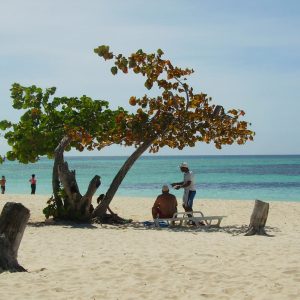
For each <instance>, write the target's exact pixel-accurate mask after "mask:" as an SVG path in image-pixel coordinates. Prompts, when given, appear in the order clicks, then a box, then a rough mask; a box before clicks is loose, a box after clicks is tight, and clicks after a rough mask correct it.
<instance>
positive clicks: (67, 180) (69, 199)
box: [52, 136, 101, 221]
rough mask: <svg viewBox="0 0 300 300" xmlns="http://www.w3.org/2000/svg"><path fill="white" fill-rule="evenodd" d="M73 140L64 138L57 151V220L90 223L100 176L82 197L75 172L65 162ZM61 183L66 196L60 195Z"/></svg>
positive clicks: (55, 167) (55, 170)
mask: <svg viewBox="0 0 300 300" xmlns="http://www.w3.org/2000/svg"><path fill="white" fill-rule="evenodd" d="M70 141H71V139H70V138H69V137H67V136H66V137H64V138H63V139H62V140H61V142H60V143H59V145H58V146H57V147H56V149H55V153H54V166H53V176H52V187H53V194H54V201H55V203H56V204H57V210H58V211H57V218H61V219H68V220H74V221H88V220H90V219H91V214H92V209H91V203H92V197H93V195H94V194H95V192H96V190H97V188H98V187H99V186H100V184H101V181H100V176H98V175H95V176H94V178H93V179H92V180H91V182H90V184H89V187H88V190H87V192H86V194H85V195H84V196H82V195H81V193H80V191H79V187H78V184H77V181H76V174H75V171H72V170H69V166H68V163H67V162H65V161H64V151H65V149H66V147H67V146H68V145H69V144H70ZM59 182H61V184H62V186H63V189H64V193H65V196H64V197H63V199H62V198H61V197H60V196H59V195H58V191H59Z"/></svg>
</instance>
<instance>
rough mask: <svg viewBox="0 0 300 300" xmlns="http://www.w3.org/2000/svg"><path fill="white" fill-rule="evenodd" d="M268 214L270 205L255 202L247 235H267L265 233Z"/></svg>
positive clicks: (259, 201) (258, 201)
mask: <svg viewBox="0 0 300 300" xmlns="http://www.w3.org/2000/svg"><path fill="white" fill-rule="evenodd" d="M268 213H269V203H266V202H263V201H261V200H255V205H254V208H253V212H252V215H251V218H250V225H249V228H248V231H247V233H246V234H245V235H246V236H249V235H255V234H257V235H267V234H266V232H265V225H266V222H267V219H268Z"/></svg>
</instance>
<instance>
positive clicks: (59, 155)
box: [52, 136, 71, 208]
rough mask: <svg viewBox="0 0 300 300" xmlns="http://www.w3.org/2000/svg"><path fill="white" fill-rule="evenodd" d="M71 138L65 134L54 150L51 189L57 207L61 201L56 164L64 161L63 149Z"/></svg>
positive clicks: (60, 205)
mask: <svg viewBox="0 0 300 300" xmlns="http://www.w3.org/2000/svg"><path fill="white" fill-rule="evenodd" d="M70 141H71V139H70V138H69V137H67V136H65V137H63V138H62V140H61V142H60V143H59V145H58V146H57V147H56V149H55V151H54V164H53V170H52V191H53V196H54V200H55V202H56V204H57V207H58V208H61V207H62V206H63V202H62V200H61V197H60V196H59V194H58V193H59V189H60V185H59V174H58V166H59V165H60V164H62V163H63V162H64V150H65V149H66V147H67V146H68V145H69V144H70Z"/></svg>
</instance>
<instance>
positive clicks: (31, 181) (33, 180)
mask: <svg viewBox="0 0 300 300" xmlns="http://www.w3.org/2000/svg"><path fill="white" fill-rule="evenodd" d="M29 182H30V183H31V195H34V194H35V189H36V178H35V174H32V175H31V178H30V179H29Z"/></svg>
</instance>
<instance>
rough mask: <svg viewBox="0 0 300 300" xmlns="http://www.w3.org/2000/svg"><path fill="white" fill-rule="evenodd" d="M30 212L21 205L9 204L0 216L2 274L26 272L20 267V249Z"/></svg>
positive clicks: (0, 270)
mask: <svg viewBox="0 0 300 300" xmlns="http://www.w3.org/2000/svg"><path fill="white" fill-rule="evenodd" d="M29 216H30V211H29V209H27V208H26V207H25V206H23V205H22V204H21V203H15V202H7V203H6V204H5V205H4V207H3V210H2V213H1V215H0V273H1V272H4V271H10V272H26V270H25V269H24V268H23V267H22V266H20V265H19V263H18V260H17V256H18V249H19V246H20V243H21V240H22V237H23V234H24V230H25V227H26V224H27V222H28V219H29Z"/></svg>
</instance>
